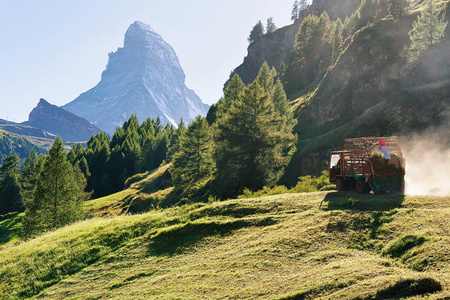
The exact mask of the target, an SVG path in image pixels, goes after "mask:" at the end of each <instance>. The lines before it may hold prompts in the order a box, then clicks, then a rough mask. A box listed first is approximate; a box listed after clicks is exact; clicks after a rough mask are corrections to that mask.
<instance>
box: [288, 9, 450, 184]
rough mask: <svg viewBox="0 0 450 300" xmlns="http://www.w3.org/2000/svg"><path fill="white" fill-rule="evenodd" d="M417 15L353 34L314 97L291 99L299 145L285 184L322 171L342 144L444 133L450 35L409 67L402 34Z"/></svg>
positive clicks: (448, 102) (448, 107)
mask: <svg viewBox="0 0 450 300" xmlns="http://www.w3.org/2000/svg"><path fill="white" fill-rule="evenodd" d="M447 16H448V13H447ZM416 17H417V13H411V14H410V15H407V16H405V17H404V18H402V19H401V20H399V21H394V20H391V19H383V20H379V21H377V22H375V23H373V24H370V25H369V26H367V27H365V28H362V29H361V30H359V31H358V32H357V33H355V35H354V36H353V37H352V38H351V39H350V40H348V41H347V47H346V48H345V50H344V51H343V53H342V55H341V56H340V58H339V59H338V61H337V62H336V64H335V65H333V66H332V67H331V68H330V69H329V70H328V72H326V74H325V75H324V77H323V79H321V80H320V81H319V82H318V83H317V84H316V86H315V88H313V89H312V92H311V93H310V94H308V95H303V96H302V97H301V98H299V99H297V101H296V105H297V106H296V111H297V114H298V120H299V123H298V126H297V132H298V135H299V145H300V147H298V149H299V152H298V153H296V155H295V157H294V159H293V160H292V162H291V165H290V167H289V168H288V171H287V175H286V183H292V182H291V181H292V180H295V178H297V177H298V176H299V175H304V174H311V173H314V172H318V171H320V170H323V169H324V168H326V164H325V163H326V161H327V159H328V157H329V151H330V149H336V147H337V148H339V147H341V145H342V143H343V139H345V138H350V137H358V136H386V135H397V136H407V135H410V134H413V133H420V132H424V131H425V130H427V129H430V128H433V131H437V128H438V127H443V133H444V135H445V134H446V132H448V128H449V127H448V126H449V124H450V118H449V116H450V114H449V111H450V98H449V97H448V94H449V91H450V81H449V80H448V78H449V75H450V67H449V63H448V61H449V60H450V55H449V53H450V52H449V51H448V45H449V41H450V38H449V37H450V35H449V34H450V31H449V30H448V29H447V37H446V39H445V40H444V41H442V42H441V43H439V44H437V45H435V46H434V47H433V48H432V49H430V50H428V51H427V52H426V53H425V54H423V55H422V56H421V57H420V58H419V59H418V60H417V61H415V62H410V61H409V59H408V52H407V51H408V47H409V44H410V38H409V35H408V32H409V30H410V29H411V28H412V23H413V22H414V20H415V19H416ZM447 19H448V17H447Z"/></svg>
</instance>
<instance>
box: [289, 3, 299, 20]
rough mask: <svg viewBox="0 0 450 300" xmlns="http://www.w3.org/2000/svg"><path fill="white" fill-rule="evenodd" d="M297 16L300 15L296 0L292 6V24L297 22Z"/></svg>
mask: <svg viewBox="0 0 450 300" xmlns="http://www.w3.org/2000/svg"><path fill="white" fill-rule="evenodd" d="M299 14H300V6H299V3H298V0H295V1H294V4H292V12H291V20H292V21H294V22H295V21H297V20H298V17H299Z"/></svg>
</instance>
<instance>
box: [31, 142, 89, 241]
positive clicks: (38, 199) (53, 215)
mask: <svg viewBox="0 0 450 300" xmlns="http://www.w3.org/2000/svg"><path fill="white" fill-rule="evenodd" d="M76 176H83V175H82V172H81V171H79V172H78V173H75V171H74V168H73V167H72V165H71V164H70V162H69V161H68V159H67V155H66V153H65V150H64V145H63V141H62V139H61V138H60V137H57V138H56V139H55V141H54V143H53V145H52V147H51V148H50V150H49V155H48V156H47V157H46V158H45V160H44V163H43V166H42V170H41V172H40V174H39V176H38V179H37V181H36V188H35V190H34V196H33V198H32V199H31V200H30V201H27V202H26V211H25V216H24V219H23V233H24V235H25V236H26V237H30V236H33V235H36V234H39V233H41V232H44V231H48V230H52V229H55V228H58V227H61V226H64V225H67V224H70V223H73V222H75V221H77V220H80V219H82V218H83V216H84V213H83V209H82V200H83V199H82V197H83V195H81V194H80V190H81V187H80V186H79V185H78V183H80V182H81V181H83V180H82V179H80V178H77V177H76ZM84 182H85V180H84Z"/></svg>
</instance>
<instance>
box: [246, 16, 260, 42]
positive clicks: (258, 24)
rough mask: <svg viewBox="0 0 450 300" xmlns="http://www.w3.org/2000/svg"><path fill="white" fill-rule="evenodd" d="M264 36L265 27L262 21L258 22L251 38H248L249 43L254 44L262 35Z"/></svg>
mask: <svg viewBox="0 0 450 300" xmlns="http://www.w3.org/2000/svg"><path fill="white" fill-rule="evenodd" d="M263 34H264V25H263V24H262V22H261V21H258V23H256V25H255V26H254V27H253V29H252V31H251V32H250V36H249V37H248V39H247V40H248V42H249V43H253V42H254V41H255V39H256V38H257V37H259V36H261V35H263Z"/></svg>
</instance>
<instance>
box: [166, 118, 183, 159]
mask: <svg viewBox="0 0 450 300" xmlns="http://www.w3.org/2000/svg"><path fill="white" fill-rule="evenodd" d="M186 130H187V128H186V126H185V125H184V122H183V119H181V121H180V123H179V124H178V127H177V129H176V130H175V132H174V134H173V135H172V137H171V139H170V145H169V150H168V153H167V161H172V158H173V156H174V155H175V153H177V152H178V151H180V150H181V140H182V138H183V136H184V135H185V134H186Z"/></svg>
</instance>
